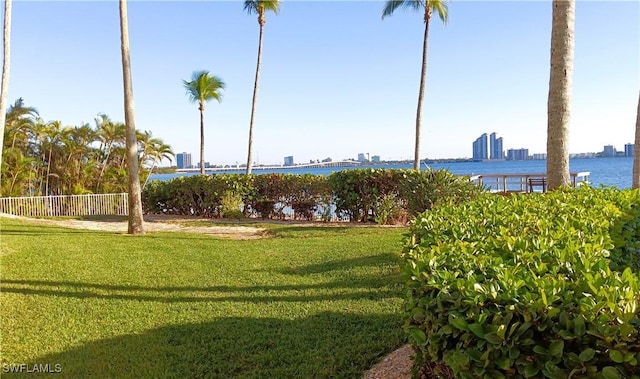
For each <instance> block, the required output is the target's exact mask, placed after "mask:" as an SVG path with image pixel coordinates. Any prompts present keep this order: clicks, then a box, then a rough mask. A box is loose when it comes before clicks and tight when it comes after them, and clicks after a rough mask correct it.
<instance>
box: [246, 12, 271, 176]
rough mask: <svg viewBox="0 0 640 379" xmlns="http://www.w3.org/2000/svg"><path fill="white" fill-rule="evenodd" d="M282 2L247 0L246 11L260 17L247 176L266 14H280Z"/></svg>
mask: <svg viewBox="0 0 640 379" xmlns="http://www.w3.org/2000/svg"><path fill="white" fill-rule="evenodd" d="M279 9H280V0H246V1H245V2H244V10H246V11H247V12H248V13H249V14H257V15H258V25H260V37H259V38H258V63H257V65H256V80H255V82H254V84H253V101H252V102H251V121H250V122H249V149H248V153H247V175H249V174H251V167H252V166H253V122H254V120H255V115H256V100H257V99H258V81H259V80H260V62H261V61H262V35H263V33H264V23H265V17H264V15H265V13H266V12H268V11H272V12H273V13H275V14H278V10H279Z"/></svg>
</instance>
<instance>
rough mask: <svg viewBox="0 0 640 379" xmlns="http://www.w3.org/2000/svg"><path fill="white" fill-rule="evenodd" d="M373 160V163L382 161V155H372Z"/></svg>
mask: <svg viewBox="0 0 640 379" xmlns="http://www.w3.org/2000/svg"><path fill="white" fill-rule="evenodd" d="M371 162H373V163H380V156H379V155H374V156H372V157H371Z"/></svg>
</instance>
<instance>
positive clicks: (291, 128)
mask: <svg viewBox="0 0 640 379" xmlns="http://www.w3.org/2000/svg"><path fill="white" fill-rule="evenodd" d="M383 4H384V3H383V2H373V1H357V2H355V1H353V2H307V1H289V2H284V3H283V5H282V9H281V11H280V12H279V14H278V15H273V14H269V15H268V17H267V23H266V25H265V34H264V50H263V54H264V56H263V67H262V71H261V81H260V86H261V88H260V95H259V100H258V104H257V114H256V125H255V127H256V130H255V141H254V160H255V161H257V162H260V163H281V162H282V156H283V153H284V154H288V155H293V156H295V157H297V159H298V160H299V161H301V162H304V161H308V160H311V159H322V157H327V156H334V157H344V156H351V155H352V154H353V153H352V152H353V151H356V152H362V151H376V154H378V155H380V157H381V159H382V160H408V159H412V158H413V144H414V129H415V107H416V102H417V90H418V85H419V74H420V61H421V53H422V51H421V48H422V37H423V32H424V30H423V26H424V24H423V22H422V19H421V17H420V15H419V14H417V13H413V12H399V13H397V14H394V15H393V16H392V17H388V18H385V19H384V21H383V20H381V13H382V7H383ZM551 9H552V7H551V2H550V1H548V2H545V1H541V2H515V1H513V2H488V1H487V2H483V1H460V2H450V3H449V22H448V24H447V25H446V26H443V25H442V24H441V23H440V22H434V23H433V25H432V28H431V30H430V36H429V51H428V54H429V55H428V59H429V68H428V72H427V85H426V92H425V106H424V109H423V130H422V131H423V137H422V149H421V152H420V156H421V157H422V158H423V159H425V158H429V159H437V158H455V157H469V147H468V143H467V142H465V141H464V140H462V139H461V138H460V136H465V135H469V136H472V135H479V134H481V133H482V131H483V130H495V131H497V132H498V133H499V134H500V136H502V137H503V138H504V140H505V141H508V145H509V146H527V148H528V149H529V150H530V151H531V152H532V153H545V152H546V127H547V125H546V102H547V95H548V82H549V49H550V32H551ZM639 12H640V5H639V4H638V2H578V4H577V7H576V38H575V41H576V49H575V51H576V53H575V54H576V55H575V61H574V63H575V70H574V80H573V83H574V84H573V108H572V110H573V112H572V118H571V128H570V134H569V151H570V152H572V153H574V152H582V151H599V149H600V147H601V146H602V145H603V144H610V145H616V146H620V147H621V146H622V145H623V144H625V143H627V142H628V141H633V139H634V138H633V135H634V125H635V117H636V115H635V113H636V110H637V101H638V100H637V97H638V92H637V91H638V88H639V86H640V73H639V72H638V69H637V68H638V67H640V29H639V28H638V24H637V20H638V14H639ZM96 14H99V15H101V16H100V17H95V15H96ZM484 18H486V19H492V20H499V21H496V22H492V23H484V24H483V25H482V26H478V23H477V20H478V19H484ZM149 19H152V20H154V22H148V20H149ZM326 20H331V22H326ZM129 28H130V30H129V32H130V40H131V63H132V72H133V88H134V96H135V107H136V125H137V127H138V128H139V129H140V130H149V131H151V132H152V133H153V135H154V137H158V138H161V139H162V140H163V141H164V142H165V143H168V144H170V145H171V146H172V148H173V150H174V152H176V153H177V152H181V151H191V152H195V151H197V147H198V144H199V135H198V128H199V119H198V111H197V108H196V107H195V106H194V105H192V104H191V103H189V101H188V99H187V98H186V96H185V94H184V90H183V88H182V85H181V83H182V82H181V81H182V80H184V79H188V78H189V77H190V76H191V73H192V72H193V71H196V70H199V69H206V70H209V71H210V72H211V73H212V74H215V75H218V76H220V77H221V78H222V79H223V80H224V81H225V83H226V84H227V88H226V91H225V93H224V97H223V101H222V102H221V103H220V104H218V103H207V105H206V110H205V116H204V117H205V160H206V161H209V162H219V163H222V164H234V163H235V162H245V161H246V146H247V137H248V127H249V116H250V110H251V93H252V90H253V79H254V74H255V59H256V52H257V51H256V50H257V39H258V25H257V23H256V20H255V17H251V16H248V15H247V14H246V12H244V11H243V9H242V3H241V2H225V1H203V2H180V3H178V2H153V3H152V2H130V3H129ZM505 31H508V33H505ZM212 36H215V37H212ZM488 41H489V42H488ZM612 41H615V43H612ZM11 47H12V54H11V57H12V62H11V67H12V70H11V76H10V83H9V93H8V100H9V103H10V104H11V103H13V102H14V101H15V100H16V99H17V98H18V97H22V98H24V100H25V104H26V105H27V106H33V107H36V108H37V109H38V111H39V112H40V115H41V116H42V117H43V119H44V120H45V121H49V120H60V121H61V122H62V123H63V125H81V124H82V123H83V122H90V123H91V122H92V120H93V119H94V118H95V117H96V115H97V114H98V113H105V114H107V115H108V116H110V118H111V119H113V120H116V121H122V120H124V116H123V107H122V72H121V61H120V55H119V54H120V41H119V19H118V5H117V3H114V2H15V3H14V6H13V23H12V45H11ZM603 51H606V52H607V53H606V54H602V52H603ZM42 57H46V59H42ZM372 78H378V79H379V80H378V79H377V80H372ZM382 81H383V82H384V83H385V84H384V89H383V90H381V88H380V83H381V82H382ZM605 128H606V131H607V132H606V136H605V137H604V138H605V140H603V134H604V133H602V130H604V129H605ZM505 147H506V146H505ZM164 164H167V162H164ZM173 164H175V160H174V162H173Z"/></svg>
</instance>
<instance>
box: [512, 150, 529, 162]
mask: <svg viewBox="0 0 640 379" xmlns="http://www.w3.org/2000/svg"><path fill="white" fill-rule="evenodd" d="M527 159H529V149H509V150H507V160H508V161H526V160H527Z"/></svg>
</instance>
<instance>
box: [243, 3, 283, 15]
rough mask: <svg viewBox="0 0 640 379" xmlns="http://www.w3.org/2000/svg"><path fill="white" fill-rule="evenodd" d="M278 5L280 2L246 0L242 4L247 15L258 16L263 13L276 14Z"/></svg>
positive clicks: (278, 8)
mask: <svg viewBox="0 0 640 379" xmlns="http://www.w3.org/2000/svg"><path fill="white" fill-rule="evenodd" d="M280 4H281V1H280V0H246V1H245V2H244V10H245V11H247V13H249V14H259V13H264V12H265V11H271V12H273V13H275V14H278V11H279V10H280Z"/></svg>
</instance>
